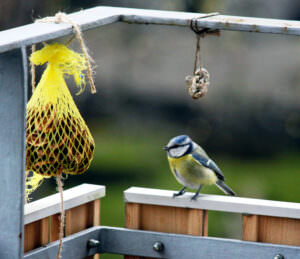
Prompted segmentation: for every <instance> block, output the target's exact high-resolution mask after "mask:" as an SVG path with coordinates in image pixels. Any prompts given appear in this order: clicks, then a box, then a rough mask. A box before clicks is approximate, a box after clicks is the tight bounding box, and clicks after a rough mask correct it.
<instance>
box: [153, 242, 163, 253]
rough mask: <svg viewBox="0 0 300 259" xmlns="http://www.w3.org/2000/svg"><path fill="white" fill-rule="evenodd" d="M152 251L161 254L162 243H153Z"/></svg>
mask: <svg viewBox="0 0 300 259" xmlns="http://www.w3.org/2000/svg"><path fill="white" fill-rule="evenodd" d="M153 250H155V251H156V252H162V251H163V250H164V244H163V243H162V242H155V243H154V244H153Z"/></svg>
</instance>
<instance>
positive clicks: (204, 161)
mask: <svg viewBox="0 0 300 259" xmlns="http://www.w3.org/2000/svg"><path fill="white" fill-rule="evenodd" d="M191 155H192V157H193V158H194V159H195V160H196V161H197V162H198V163H200V164H201V165H203V166H204V167H206V168H209V169H211V170H213V171H214V172H215V173H216V175H217V177H218V179H220V180H222V181H224V175H223V173H222V171H221V170H220V168H219V167H218V166H217V165H216V163H215V162H214V161H212V160H211V159H209V158H206V157H204V156H201V155H200V154H197V153H192V154H191Z"/></svg>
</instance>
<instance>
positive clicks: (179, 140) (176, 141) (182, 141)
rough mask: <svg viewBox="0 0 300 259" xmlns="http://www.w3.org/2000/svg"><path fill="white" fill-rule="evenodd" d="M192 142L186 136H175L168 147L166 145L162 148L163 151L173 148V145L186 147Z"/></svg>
mask: <svg viewBox="0 0 300 259" xmlns="http://www.w3.org/2000/svg"><path fill="white" fill-rule="evenodd" d="M191 141H192V140H191V138H190V137H189V136H187V135H179V136H176V137H174V138H172V139H171V140H170V141H169V143H168V145H166V146H165V147H164V149H165V150H168V149H169V148H170V147H172V146H174V145H186V144H188V143H190V142H191Z"/></svg>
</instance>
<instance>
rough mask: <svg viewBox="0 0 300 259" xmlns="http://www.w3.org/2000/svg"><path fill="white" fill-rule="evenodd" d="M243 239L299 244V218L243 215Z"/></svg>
mask: <svg viewBox="0 0 300 259" xmlns="http://www.w3.org/2000/svg"><path fill="white" fill-rule="evenodd" d="M243 240H247V241H255V242H263V243H273V244H282V245H295V246H300V219H291V218H283V217H272V216H260V215H243Z"/></svg>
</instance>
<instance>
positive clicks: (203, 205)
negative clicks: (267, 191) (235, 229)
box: [124, 187, 300, 219]
mask: <svg viewBox="0 0 300 259" xmlns="http://www.w3.org/2000/svg"><path fill="white" fill-rule="evenodd" d="M173 193H174V191H169V190H160V189H151V188H139V187H131V188H129V189H127V190H126V191H124V200H125V203H139V204H152V205H161V206H171V207H183V208H193V209H202V210H215V211H224V212H233V213H241V214H256V215H264V216H273V217H285V218H294V219H300V203H293V202H282V201H271V200H263V199H253V198H241V197H233V196H225V195H207V194H201V195H200V196H199V198H198V199H197V201H191V200H190V198H191V197H192V195H193V193H186V194H184V195H183V196H181V197H176V198H173Z"/></svg>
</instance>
